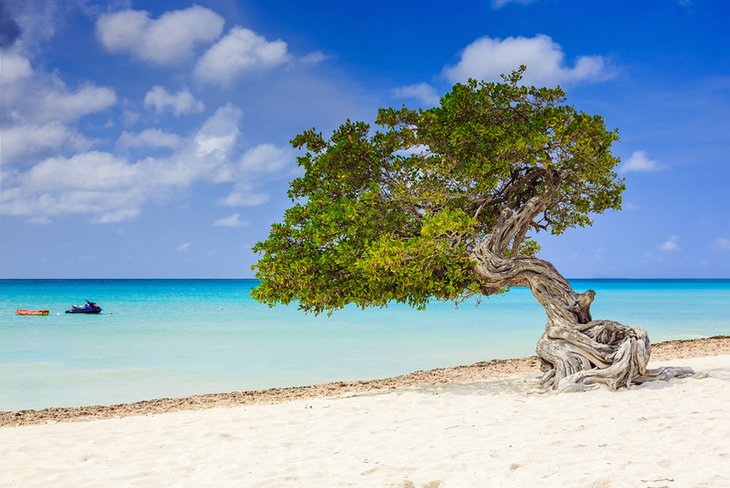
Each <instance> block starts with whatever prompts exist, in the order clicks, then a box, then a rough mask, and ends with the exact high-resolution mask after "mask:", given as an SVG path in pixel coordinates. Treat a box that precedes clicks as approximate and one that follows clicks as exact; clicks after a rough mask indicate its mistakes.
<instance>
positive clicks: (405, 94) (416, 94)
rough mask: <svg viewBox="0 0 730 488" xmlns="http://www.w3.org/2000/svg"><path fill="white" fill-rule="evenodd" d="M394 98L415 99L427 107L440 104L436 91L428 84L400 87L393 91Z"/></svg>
mask: <svg viewBox="0 0 730 488" xmlns="http://www.w3.org/2000/svg"><path fill="white" fill-rule="evenodd" d="M393 96H394V97H396V98H414V99H416V100H419V101H420V102H421V103H424V104H426V105H437V104H438V103H439V96H438V93H436V89H435V88H434V87H432V86H431V85H429V84H428V83H418V84H416V85H405V86H400V87H398V88H395V89H394V90H393Z"/></svg>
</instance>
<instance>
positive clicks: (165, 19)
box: [96, 5, 225, 64]
mask: <svg viewBox="0 0 730 488" xmlns="http://www.w3.org/2000/svg"><path fill="white" fill-rule="evenodd" d="M224 23H225V21H224V19H223V17H221V16H220V15H218V14H217V13H215V12H213V11H212V10H210V9H207V8H204V7H200V6H197V5H193V6H192V7H189V8H186V9H184V10H174V11H171V12H166V13H164V14H162V15H161V16H160V18H159V19H150V17H149V13H148V12H146V11H143V10H124V11H121V12H115V13H111V14H105V15H102V16H101V17H99V20H98V21H97V22H96V34H97V37H98V38H99V40H100V41H101V43H102V45H103V46H104V47H105V48H106V49H107V50H108V51H110V52H127V53H130V54H132V55H133V56H136V57H137V58H140V59H142V60H144V61H149V62H152V63H155V64H170V63H175V62H178V61H181V60H184V59H188V58H190V57H191V56H192V55H193V51H194V48H195V46H196V45H198V44H208V43H210V42H212V41H214V40H215V39H216V38H217V37H218V36H219V35H220V34H221V32H222V31H223V25H224Z"/></svg>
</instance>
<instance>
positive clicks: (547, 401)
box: [0, 354, 730, 488]
mask: <svg viewBox="0 0 730 488" xmlns="http://www.w3.org/2000/svg"><path fill="white" fill-rule="evenodd" d="M672 363H677V362H676V360H675V361H672ZM660 364H662V362H657V363H656V364H653V365H660ZM681 364H682V365H688V366H691V367H693V368H695V369H696V370H697V371H698V372H701V373H703V375H705V377H703V378H687V379H681V380H671V381H669V382H667V383H664V382H656V383H650V384H646V385H642V386H639V387H634V388H632V389H630V390H622V391H616V392H609V391H605V390H598V391H591V392H587V393H573V394H560V395H556V394H541V393H537V390H536V386H537V382H536V379H535V378H536V375H535V374H534V373H518V374H513V375H509V376H500V377H496V378H493V379H487V380H480V381H463V382H448V383H440V384H421V385H415V386H408V387H403V388H394V389H379V390H374V389H371V390H366V391H362V392H350V393H346V392H345V393H341V394H339V395H336V396H315V397H311V398H306V397H305V398H299V399H295V400H291V401H284V402H279V403H274V404H248V405H241V406H235V407H217V408H209V409H198V410H189V411H175V412H171V413H165V414H154V415H137V416H128V417H122V418H108V419H100V420H94V421H88V422H58V423H45V424H35V425H18V426H14V427H6V428H2V429H0V457H1V458H2V459H3V463H0V485H2V486H24V487H27V486H74V487H79V486H150V487H163V486H256V487H266V486H271V487H279V486H297V487H300V486H305V487H306V486H363V487H365V486H368V487H371V486H393V487H404V488H405V487H431V488H433V487H466V486H537V485H540V486H576V487H577V486H580V487H587V486H592V487H633V486H636V487H672V488H674V487H690V486H691V487H699V486H705V487H724V486H730V459H729V458H728V456H730V424H729V423H728V422H727V419H728V418H730V355H729V354H721V355H716V356H711V357H695V358H685V359H682V361H681Z"/></svg>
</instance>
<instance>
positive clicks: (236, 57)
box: [195, 27, 289, 85]
mask: <svg viewBox="0 0 730 488" xmlns="http://www.w3.org/2000/svg"><path fill="white" fill-rule="evenodd" d="M288 59H289V54H288V52H287V44H286V42H284V41H282V40H276V41H267V40H266V39H265V38H263V37H261V36H259V35H258V34H256V33H255V32H253V31H252V30H250V29H244V28H242V27H234V28H233V29H231V30H230V31H229V32H228V34H227V35H226V36H225V37H223V38H222V39H221V40H219V41H218V42H217V43H215V44H214V45H213V46H212V47H211V48H210V49H208V51H207V52H206V53H205V54H204V55H203V56H202V57H201V58H200V59H199V60H198V63H197V65H196V66H195V76H196V77H197V78H198V79H199V80H200V81H203V82H206V83H213V84H220V85H227V84H230V83H231V82H232V81H233V80H234V79H235V78H237V77H239V76H241V75H243V74H246V73H251V72H256V71H265V70H267V69H271V68H273V67H275V66H278V65H280V64H283V63H284V62H286V61H287V60H288Z"/></svg>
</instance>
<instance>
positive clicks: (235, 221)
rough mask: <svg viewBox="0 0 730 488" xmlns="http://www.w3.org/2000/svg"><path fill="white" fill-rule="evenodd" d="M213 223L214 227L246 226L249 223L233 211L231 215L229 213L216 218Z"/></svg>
mask: <svg viewBox="0 0 730 488" xmlns="http://www.w3.org/2000/svg"><path fill="white" fill-rule="evenodd" d="M213 225H215V226H216V227H246V226H248V225H249V222H248V221H246V220H241V216H240V215H239V214H237V213H234V214H233V215H229V216H228V217H223V218H220V219H217V220H216V221H214V222H213Z"/></svg>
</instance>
